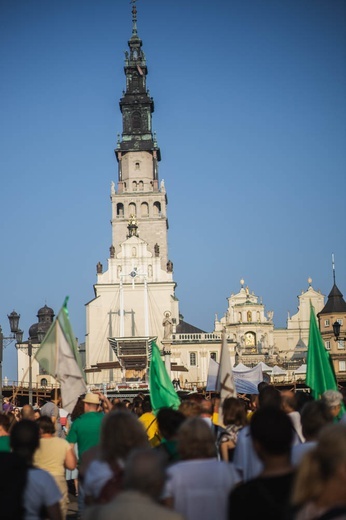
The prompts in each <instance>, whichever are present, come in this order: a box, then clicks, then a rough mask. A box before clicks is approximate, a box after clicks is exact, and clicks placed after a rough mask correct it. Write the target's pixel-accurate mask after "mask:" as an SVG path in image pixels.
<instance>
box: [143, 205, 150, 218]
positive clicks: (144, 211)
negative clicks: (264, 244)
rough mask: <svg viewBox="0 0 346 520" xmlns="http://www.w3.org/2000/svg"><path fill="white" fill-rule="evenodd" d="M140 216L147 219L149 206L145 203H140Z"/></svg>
mask: <svg viewBox="0 0 346 520" xmlns="http://www.w3.org/2000/svg"><path fill="white" fill-rule="evenodd" d="M141 216H142V217H149V206H148V204H147V203H146V202H142V204H141Z"/></svg>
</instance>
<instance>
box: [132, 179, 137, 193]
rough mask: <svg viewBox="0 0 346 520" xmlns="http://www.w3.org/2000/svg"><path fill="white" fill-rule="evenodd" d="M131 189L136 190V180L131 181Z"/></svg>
mask: <svg viewBox="0 0 346 520" xmlns="http://www.w3.org/2000/svg"><path fill="white" fill-rule="evenodd" d="M132 191H137V182H136V181H132Z"/></svg>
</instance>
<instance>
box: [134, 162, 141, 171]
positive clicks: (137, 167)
mask: <svg viewBox="0 0 346 520" xmlns="http://www.w3.org/2000/svg"><path fill="white" fill-rule="evenodd" d="M139 168H140V165H139V162H138V161H136V162H135V170H139Z"/></svg>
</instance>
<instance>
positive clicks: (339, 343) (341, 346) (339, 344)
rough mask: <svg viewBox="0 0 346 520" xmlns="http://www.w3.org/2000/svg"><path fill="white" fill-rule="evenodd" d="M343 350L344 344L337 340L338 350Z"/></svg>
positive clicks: (342, 341)
mask: <svg viewBox="0 0 346 520" xmlns="http://www.w3.org/2000/svg"><path fill="white" fill-rule="evenodd" d="M344 348H345V342H344V340H342V339H339V341H338V349H344Z"/></svg>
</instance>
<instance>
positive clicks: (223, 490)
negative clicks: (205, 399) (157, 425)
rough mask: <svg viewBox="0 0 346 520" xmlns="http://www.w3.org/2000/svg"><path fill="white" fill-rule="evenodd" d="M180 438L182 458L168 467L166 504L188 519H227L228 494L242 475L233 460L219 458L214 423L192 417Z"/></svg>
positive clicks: (179, 434)
mask: <svg viewBox="0 0 346 520" xmlns="http://www.w3.org/2000/svg"><path fill="white" fill-rule="evenodd" d="M177 440H178V452H179V454H180V459H181V460H180V461H178V462H175V463H174V464H172V465H170V466H169V467H168V469H167V475H168V479H167V481H166V485H165V489H164V492H163V495H162V501H163V503H164V504H165V505H167V506H169V507H171V508H172V509H174V510H175V511H176V512H178V513H180V514H182V515H183V516H184V518H185V519H186V520H210V519H211V518H215V519H217V520H227V508H228V503H227V500H228V494H229V492H230V491H231V490H232V489H233V488H234V487H235V486H236V485H237V484H238V483H239V482H240V477H239V474H238V472H237V471H236V469H235V467H234V465H233V463H228V462H225V461H220V460H218V459H217V453H216V445H215V437H214V434H213V432H212V430H211V428H210V426H209V425H208V424H207V423H206V422H205V421H204V420H203V418H201V417H191V418H188V419H186V420H185V421H184V422H183V423H182V425H181V426H180V428H179V430H178V436H177Z"/></svg>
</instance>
